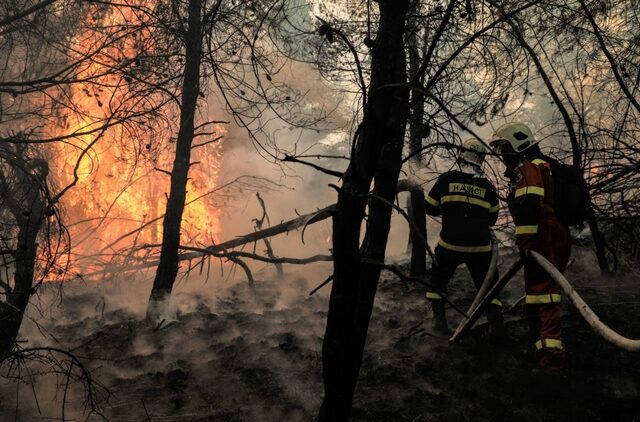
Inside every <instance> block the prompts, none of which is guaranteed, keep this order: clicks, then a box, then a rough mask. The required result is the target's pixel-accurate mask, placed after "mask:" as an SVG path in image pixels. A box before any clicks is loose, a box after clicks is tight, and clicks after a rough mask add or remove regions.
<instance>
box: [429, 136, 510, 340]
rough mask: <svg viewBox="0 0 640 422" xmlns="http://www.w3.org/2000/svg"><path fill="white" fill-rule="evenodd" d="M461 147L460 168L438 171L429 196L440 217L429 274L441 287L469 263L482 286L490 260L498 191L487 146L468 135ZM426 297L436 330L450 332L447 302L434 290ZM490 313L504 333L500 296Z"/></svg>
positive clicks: (494, 329)
mask: <svg viewBox="0 0 640 422" xmlns="http://www.w3.org/2000/svg"><path fill="white" fill-rule="evenodd" d="M462 146H463V149H462V152H461V154H460V156H459V159H458V165H459V170H452V171H448V172H446V173H443V174H442V175H440V177H438V180H437V181H436V183H435V185H434V186H433V188H432V189H431V191H430V192H429V194H428V195H427V198H426V202H427V205H426V211H427V214H429V215H433V216H440V215H441V216H442V229H441V231H440V240H439V241H438V246H436V249H435V262H434V265H433V272H432V277H431V283H432V284H433V285H434V286H435V287H436V288H438V289H439V290H440V291H445V290H446V285H447V282H448V281H449V279H451V277H452V276H453V274H454V272H455V270H456V268H457V267H458V266H459V265H460V264H466V266H467V269H468V270H469V273H470V274H471V279H472V280H473V283H474V284H475V286H476V288H477V289H479V288H480V286H481V285H482V282H483V281H484V278H485V276H486V274H487V271H488V269H489V265H490V263H491V232H490V228H491V226H493V225H494V224H495V222H496V219H497V218H498V209H499V204H498V195H497V194H496V191H495V188H494V187H493V185H492V184H491V182H489V180H487V178H486V177H485V175H484V173H483V171H482V163H483V162H484V156H485V154H486V151H487V150H486V148H485V147H484V145H483V144H482V143H481V142H479V141H478V140H476V139H468V140H466V141H464V142H463V144H462ZM497 276H498V274H497V272H496V274H495V277H496V278H497ZM494 281H495V280H494ZM427 299H428V300H429V301H431V306H432V309H433V317H434V321H433V328H434V330H435V331H437V332H439V333H442V334H447V333H449V327H448V326H447V319H446V316H445V302H444V300H443V299H442V297H441V296H440V295H439V294H438V293H436V292H433V291H427ZM486 315H487V319H488V321H489V329H490V334H491V335H495V336H503V335H504V324H503V318H502V304H501V303H500V301H499V300H498V299H494V300H493V302H492V303H491V304H490V305H489V306H488V307H487V311H486Z"/></svg>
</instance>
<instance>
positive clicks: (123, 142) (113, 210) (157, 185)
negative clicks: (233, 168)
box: [49, 0, 226, 274]
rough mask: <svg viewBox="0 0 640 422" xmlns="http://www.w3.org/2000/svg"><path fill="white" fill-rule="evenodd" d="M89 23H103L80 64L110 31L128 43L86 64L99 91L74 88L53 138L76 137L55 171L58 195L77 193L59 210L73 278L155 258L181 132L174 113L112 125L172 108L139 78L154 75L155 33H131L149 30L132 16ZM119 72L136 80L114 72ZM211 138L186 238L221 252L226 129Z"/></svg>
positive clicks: (197, 159) (200, 152) (192, 185)
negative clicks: (150, 66)
mask: <svg viewBox="0 0 640 422" xmlns="http://www.w3.org/2000/svg"><path fill="white" fill-rule="evenodd" d="M137 3H141V4H144V0H141V1H138V2H137ZM89 19H90V20H91V19H94V20H95V22H94V23H93V25H95V28H96V29H95V30H88V31H86V32H84V33H82V34H80V35H78V36H77V37H76V38H75V39H74V41H73V42H74V46H75V49H76V51H77V53H76V56H77V58H78V60H79V61H80V60H81V59H82V58H83V57H85V56H87V55H91V54H92V50H91V49H92V48H93V46H95V45H96V44H98V43H100V42H102V37H104V34H103V30H104V28H114V27H115V28H120V29H119V30H118V31H119V32H120V33H121V38H120V39H118V40H117V42H115V43H114V44H113V45H110V46H107V47H106V48H104V49H102V50H101V51H100V54H99V55H97V57H95V58H92V59H91V60H89V61H87V62H86V63H85V64H84V66H83V68H82V69H81V71H80V72H79V75H78V79H79V80H83V79H85V80H88V81H91V83H86V84H85V83H77V84H73V85H72V86H71V87H70V92H69V100H70V103H71V104H73V105H74V107H73V108H68V109H66V110H64V111H63V112H62V115H61V116H59V123H60V124H59V125H57V126H56V127H50V128H49V132H50V135H51V136H56V135H61V134H68V133H70V134H71V135H72V136H70V137H69V140H68V142H60V143H56V144H55V145H54V146H53V148H52V152H51V163H50V167H51V168H52V169H53V170H54V174H56V176H57V180H56V183H57V184H58V185H59V188H63V187H65V186H70V185H74V186H73V187H72V188H71V189H69V190H68V191H67V192H66V193H65V195H64V196H63V197H62V198H61V201H60V202H61V204H62V209H63V212H64V214H65V222H66V228H67V229H68V230H69V234H70V241H71V246H72V254H71V260H70V262H69V267H68V268H69V269H70V272H71V274H87V273H95V272H96V271H100V270H102V269H104V267H105V266H106V265H117V264H118V263H122V260H123V259H125V258H126V259H127V260H129V261H130V260H131V259H132V258H133V259H135V257H136V256H142V255H143V256H145V257H149V256H153V254H154V253H155V252H154V249H155V247H157V245H158V244H159V243H160V241H161V239H162V219H163V215H164V209H165V205H166V200H167V197H168V194H169V181H170V171H171V166H172V162H173V156H174V149H175V139H174V138H175V132H176V127H175V125H174V124H173V123H172V122H170V121H169V119H171V118H172V117H175V116H172V115H171V114H173V113H175V110H173V109H172V108H171V107H167V106H166V105H165V107H164V109H163V112H164V113H169V114H170V115H169V116H157V115H155V114H154V113H149V114H147V115H144V116H142V117H141V118H140V119H138V120H136V121H132V122H130V123H127V124H122V125H112V124H111V121H113V120H117V119H118V118H120V117H121V116H127V117H128V115H129V114H131V111H132V110H136V108H137V107H140V106H141V105H144V106H146V107H148V108H149V109H152V110H153V108H154V107H156V106H157V105H158V104H162V102H163V99H162V98H161V97H160V95H159V94H154V95H151V96H150V98H144V96H145V94H146V92H145V91H141V89H140V84H136V83H135V81H134V80H132V76H131V73H133V77H135V75H136V74H135V72H136V71H138V68H140V67H144V66H145V64H144V63H142V61H143V60H145V59H144V58H143V56H144V57H150V56H152V55H153V54H154V50H155V49H156V47H155V46H154V45H153V42H152V41H149V40H153V37H152V36H150V33H149V31H150V30H148V29H142V30H140V29H138V30H136V31H133V30H129V29H128V28H130V27H132V28H139V27H143V28H144V26H143V25H142V24H143V22H142V21H141V18H140V17H139V16H138V15H137V14H136V13H135V9H133V8H125V9H121V10H119V11H117V12H116V11H114V12H113V13H110V14H107V15H105V16H96V17H94V18H89ZM89 26H90V25H89ZM101 29H102V30H101ZM118 67H120V70H122V69H128V68H133V71H129V70H127V71H126V72H125V71H117V72H114V71H113V69H114V68H115V69H117V68H118ZM127 72H129V73H127ZM207 132H208V133H207V137H208V138H205V137H204V136H203V137H202V139H200V141H201V143H202V144H201V146H199V147H198V148H194V151H193V153H192V163H194V165H192V167H191V169H190V179H189V182H188V185H187V197H186V201H185V210H184V217H183V222H182V229H181V234H182V239H183V241H184V242H188V244H190V245H201V244H211V243H215V242H216V240H217V236H218V235H219V232H220V227H219V210H218V209H217V207H216V205H215V204H214V202H215V201H214V200H213V198H211V193H212V192H213V191H214V190H215V187H216V183H217V175H218V168H219V165H220V159H221V145H222V142H223V141H224V136H225V134H226V128H225V127H224V126H223V125H222V124H209V125H207ZM209 138H210V139H209ZM211 139H213V141H211ZM153 245H156V246H153ZM147 246H148V247H149V249H147Z"/></svg>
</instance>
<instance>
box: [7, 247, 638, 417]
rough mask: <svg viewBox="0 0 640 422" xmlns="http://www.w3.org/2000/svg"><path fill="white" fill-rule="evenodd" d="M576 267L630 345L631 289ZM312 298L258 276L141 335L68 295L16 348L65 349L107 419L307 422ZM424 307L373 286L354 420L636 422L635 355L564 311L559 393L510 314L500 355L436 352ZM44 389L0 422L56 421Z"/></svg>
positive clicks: (313, 404) (468, 290)
mask: <svg viewBox="0 0 640 422" xmlns="http://www.w3.org/2000/svg"><path fill="white" fill-rule="evenodd" d="M590 260H591V258H590V256H589V255H584V256H579V258H578V260H577V261H576V264H574V265H573V266H572V267H571V268H570V269H569V271H568V278H569V279H570V280H571V281H572V282H574V284H575V287H576V288H577V290H578V291H579V292H580V293H581V294H582V295H583V297H584V298H585V299H586V300H587V301H588V302H589V304H590V305H591V306H592V307H593V308H594V310H595V311H596V312H597V313H598V314H599V315H600V316H601V318H602V319H603V321H605V322H606V323H608V324H609V325H611V326H612V327H614V328H615V329H617V330H618V331H620V332H622V333H623V334H625V335H628V336H630V337H635V338H638V337H640V324H639V323H638V318H637V316H638V315H640V291H639V290H638V288H637V286H638V283H640V280H639V279H638V277H637V276H631V275H624V276H622V275H621V276H618V277H616V278H612V279H603V278H601V277H600V276H599V274H598V273H597V272H595V270H591V269H590V268H591V263H590ZM508 262H509V259H506V260H505V262H503V263H502V265H501V267H502V268H506V266H505V265H506V264H507V263H508ZM314 283H315V281H314ZM313 287H315V285H314V284H313V283H312V282H309V281H307V280H304V279H302V278H299V277H296V276H288V277H286V278H285V279H281V280H276V279H275V277H264V279H263V281H260V282H259V283H257V285H256V286H255V288H254V289H253V290H252V289H251V288H249V286H248V285H246V284H244V283H240V284H237V285H235V286H234V287H232V288H229V289H227V290H224V292H222V291H220V292H219V293H218V294H216V296H217V298H216V299H214V300H211V299H210V298H207V297H204V296H202V297H201V296H197V295H193V294H189V295H184V296H183V297H182V298H180V297H178V298H177V302H180V303H183V304H184V303H189V306H182V307H181V308H180V309H181V311H179V312H178V314H177V316H176V318H175V319H173V320H167V321H165V322H163V323H162V324H161V325H159V326H157V325H156V326H150V325H148V324H147V323H145V322H144V321H143V320H142V314H141V313H140V312H137V311H136V310H135V308H129V310H124V309H117V306H115V304H117V300H110V298H109V297H105V291H104V290H100V291H99V290H98V289H96V288H94V287H91V286H85V285H83V286H75V287H74V288H72V289H68V292H69V293H68V294H66V295H65V296H64V298H63V300H62V302H61V304H60V307H59V309H58V310H57V312H58V313H59V314H60V315H64V316H65V317H64V318H56V319H50V320H47V321H45V322H43V325H42V327H41V330H43V331H45V332H47V333H48V334H47V336H46V337H43V339H42V340H40V341H36V342H32V344H24V345H23V346H24V347H27V346H33V345H47V344H48V345H55V346H56V347H60V348H65V349H68V350H72V351H73V353H74V354H75V355H76V356H77V357H78V358H79V359H80V360H81V361H82V362H83V363H84V365H86V367H87V368H88V369H90V370H91V373H92V377H93V379H94V380H95V381H97V382H99V383H101V384H102V385H103V386H104V387H105V388H106V389H107V390H108V391H109V393H110V396H109V401H108V403H104V415H105V416H106V417H107V418H108V419H109V420H113V421H141V420H152V421H156V420H158V421H276V420H286V421H308V420H312V419H313V418H314V415H315V413H316V411H317V409H318V407H319V406H320V403H321V399H322V380H321V345H322V335H323V332H324V324H325V319H326V310H327V306H328V299H327V292H326V291H321V292H319V293H318V294H316V295H314V296H311V297H309V296H308V292H309V291H310V290H311V289H312V288H313ZM449 287H450V291H451V292H452V296H453V298H454V299H455V300H456V302H457V303H459V304H461V305H462V306H463V307H466V306H468V305H469V303H470V302H471V300H472V298H473V291H472V287H471V283H470V282H469V281H468V276H467V273H466V270H464V269H461V270H459V271H458V272H457V273H456V277H455V279H454V280H453V281H452V283H451V284H450V286H449ZM120 288H123V285H120ZM521 296H522V279H521V276H518V277H517V278H516V279H514V280H513V281H512V283H511V284H510V285H509V286H508V289H507V291H506V292H505V294H504V295H503V299H504V302H506V303H508V304H511V305H512V304H514V303H516V302H517V301H518V299H519V298H520V297H521ZM423 297H424V290H423V288H421V287H419V286H414V285H405V284H403V283H401V282H398V281H396V280H395V279H394V277H393V276H390V275H385V276H384V277H383V279H382V280H381V283H380V287H379V292H378V296H377V298H376V308H375V310H374V315H373V318H372V321H371V326H370V330H369V339H368V344H367V350H366V353H365V357H364V362H363V366H362V370H361V376H360V381H359V384H358V389H357V392H356V397H355V400H354V411H353V418H352V419H353V420H355V421H454V420H456V421H457V420H459V421H466V420H468V421H501V420H505V421H506V420H516V421H549V420H558V421H600V420H602V421H612V420H615V421H634V420H636V419H638V418H640V404H639V401H638V396H639V393H640V378H639V374H640V361H639V360H638V358H637V355H634V354H631V353H628V352H624V351H621V350H618V349H616V348H615V347H613V346H611V345H609V344H606V343H604V341H603V340H601V339H600V338H599V337H597V336H596V335H595V334H594V333H593V331H592V330H591V329H590V328H589V327H588V326H587V325H586V323H584V321H583V320H582V319H581V318H580V316H579V314H578V313H577V312H576V311H575V310H573V309H572V308H571V307H570V305H569V304H568V303H565V304H564V305H563V311H564V317H563V324H564V327H565V335H564V340H565V342H566V344H567V348H568V350H569V354H570V359H571V371H570V375H569V376H568V378H567V379H561V380H556V379H549V378H547V377H544V376H543V375H541V374H540V373H539V372H538V370H537V368H536V365H535V358H534V352H533V350H532V346H531V341H530V339H529V333H528V328H527V326H526V320H525V319H524V311H523V305H522V304H519V305H517V306H516V307H514V308H513V309H512V310H510V311H509V312H508V313H507V328H508V331H509V334H510V335H511V337H512V339H513V342H512V343H509V344H496V343H492V342H489V341H487V339H486V338H485V336H484V330H485V328H486V327H485V326H484V325H483V324H482V323H481V324H480V325H479V326H477V327H476V328H474V329H473V330H472V331H471V333H470V334H469V335H468V336H467V337H465V338H463V340H462V341H461V342H460V343H459V344H455V345H451V344H449V343H448V341H447V340H446V339H442V338H439V337H437V336H434V335H433V334H432V333H431V332H430V331H429V320H428V318H429V316H430V315H429V311H428V306H427V304H426V301H425V300H424V299H423ZM103 304H104V306H103ZM96 305H97V306H96ZM448 316H449V319H450V322H451V323H452V325H455V324H456V323H457V321H459V318H458V317H457V316H456V315H455V314H454V313H453V311H451V310H449V315H448ZM425 319H426V322H424V323H422V324H421V322H422V321H424V320H425ZM54 338H55V340H54ZM26 365H37V364H35V363H28V362H27V363H26ZM34 370H35V369H34ZM6 373H7V368H3V375H4V374H6ZM19 385H20V386H21V388H20V389H18V386H19ZM59 387H60V381H59V380H54V379H51V376H49V377H47V376H41V377H38V378H37V381H36V382H35V383H34V386H33V389H32V387H31V386H30V385H29V383H17V382H15V381H13V380H8V379H6V380H3V382H2V384H1V385H0V391H1V393H2V394H1V396H0V397H2V398H1V399H0V419H1V420H18V421H22V420H34V419H41V418H61V408H62V402H63V397H61V394H60V391H59ZM56 390H57V391H58V394H55V391H56ZM34 392H35V394H34ZM34 397H37V398H38V403H36V401H35V399H34ZM16 399H19V401H20V405H19V406H17V407H16ZM82 404H83V403H82V398H81V394H80V390H78V389H73V390H71V393H70V394H69V396H68V397H67V398H66V405H65V411H66V415H67V416H66V417H67V418H68V420H71V419H73V418H75V419H76V420H78V418H81V417H82V413H81V412H80V410H81V409H82ZM38 408H39V409H40V410H38ZM69 415H73V416H69ZM90 419H92V420H93V419H95V420H98V419H99V418H98V416H97V415H93V416H90Z"/></svg>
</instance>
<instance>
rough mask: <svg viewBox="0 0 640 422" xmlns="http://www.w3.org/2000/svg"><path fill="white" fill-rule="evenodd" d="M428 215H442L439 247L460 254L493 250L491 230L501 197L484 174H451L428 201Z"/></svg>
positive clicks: (428, 196)
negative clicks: (499, 197)
mask: <svg viewBox="0 0 640 422" xmlns="http://www.w3.org/2000/svg"><path fill="white" fill-rule="evenodd" d="M426 202H427V205H426V211H427V214H429V215H433V216H439V215H441V216H442V230H441V231H440V241H439V242H438V244H439V245H440V246H442V247H444V248H446V249H449V250H453V251H457V252H472V253H473V252H489V251H491V235H490V227H491V226H493V225H494V224H495V222H496V220H497V218H498V209H499V204H498V195H497V194H496V191H495V188H494V187H493V185H492V184H491V182H489V181H488V180H487V179H486V178H485V177H484V176H482V175H481V174H478V173H476V174H470V173H463V172H462V171H457V170H453V171H449V172H446V173H443V174H442V175H440V177H438V180H437V181H436V183H435V185H434V186H433V188H432V189H431V191H430V192H429V194H428V195H427V198H426Z"/></svg>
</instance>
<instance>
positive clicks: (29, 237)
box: [0, 160, 48, 356]
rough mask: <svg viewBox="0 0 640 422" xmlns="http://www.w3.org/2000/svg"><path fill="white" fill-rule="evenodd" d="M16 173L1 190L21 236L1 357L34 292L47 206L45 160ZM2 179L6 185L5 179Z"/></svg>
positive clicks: (0, 320)
mask: <svg viewBox="0 0 640 422" xmlns="http://www.w3.org/2000/svg"><path fill="white" fill-rule="evenodd" d="M34 170H35V171H34ZM15 173H16V174H15V180H14V181H12V186H3V189H2V191H3V192H5V193H6V194H7V196H9V197H7V198H3V202H4V203H5V205H6V206H7V208H8V210H9V212H10V213H11V214H12V215H13V217H14V219H15V221H16V224H17V226H18V236H17V242H16V248H15V252H14V257H15V272H14V285H13V288H11V289H9V290H8V291H7V292H6V294H7V298H6V302H0V356H3V355H5V354H8V353H10V352H11V350H12V349H13V346H14V345H15V342H16V338H17V336H18V332H19V331H20V326H21V325H22V320H23V319H24V312H25V310H26V308H27V305H28V304H29V298H30V297H31V294H32V293H33V290H32V288H33V277H34V273H35V264H36V256H37V250H38V244H37V238H38V233H39V232H40V228H41V227H42V223H43V222H44V219H45V207H46V202H45V199H44V197H43V195H42V191H41V190H40V186H41V183H43V180H44V178H45V177H46V176H47V174H48V166H47V164H46V162H45V161H43V160H32V161H30V162H26V163H23V165H19V166H16V169H15ZM2 182H3V183H2V184H3V185H4V182H5V180H4V178H3V181H2Z"/></svg>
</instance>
